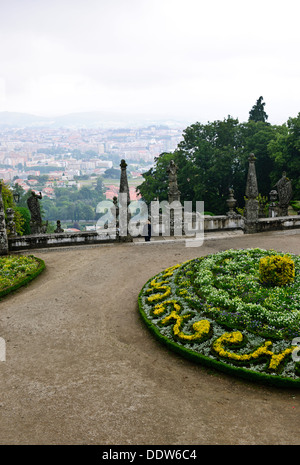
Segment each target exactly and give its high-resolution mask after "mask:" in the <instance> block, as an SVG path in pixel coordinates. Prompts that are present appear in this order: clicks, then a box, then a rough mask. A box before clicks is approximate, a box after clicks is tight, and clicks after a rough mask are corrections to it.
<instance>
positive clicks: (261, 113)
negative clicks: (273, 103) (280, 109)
mask: <svg viewBox="0 0 300 465" xmlns="http://www.w3.org/2000/svg"><path fill="white" fill-rule="evenodd" d="M264 106H265V103H264V102H263V97H259V99H258V100H257V101H256V104H255V105H253V107H252V108H251V110H250V111H249V121H256V122H257V121H263V122H264V123H265V122H266V121H267V119H268V115H267V113H266V112H265V110H264Z"/></svg>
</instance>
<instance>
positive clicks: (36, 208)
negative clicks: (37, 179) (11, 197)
mask: <svg viewBox="0 0 300 465" xmlns="http://www.w3.org/2000/svg"><path fill="white" fill-rule="evenodd" d="M41 198H42V194H41V192H40V193H39V194H36V193H35V192H34V191H32V192H31V197H29V198H28V199H27V205H28V208H29V211H30V215H31V220H30V228H31V234H40V233H41V228H42V216H41V209H40V204H39V199H41Z"/></svg>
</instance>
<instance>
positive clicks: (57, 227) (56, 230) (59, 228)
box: [54, 220, 64, 233]
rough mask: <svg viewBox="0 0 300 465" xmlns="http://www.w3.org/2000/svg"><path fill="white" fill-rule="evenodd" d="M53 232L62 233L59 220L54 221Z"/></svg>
mask: <svg viewBox="0 0 300 465" xmlns="http://www.w3.org/2000/svg"><path fill="white" fill-rule="evenodd" d="M54 232H55V233H63V232H64V230H63V229H62V227H61V224H60V220H57V221H56V229H54Z"/></svg>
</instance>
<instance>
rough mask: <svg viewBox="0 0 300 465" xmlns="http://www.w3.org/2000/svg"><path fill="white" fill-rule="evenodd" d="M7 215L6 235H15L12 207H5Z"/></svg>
mask: <svg viewBox="0 0 300 465" xmlns="http://www.w3.org/2000/svg"><path fill="white" fill-rule="evenodd" d="M6 216H7V235H8V236H16V235H17V233H16V223H15V221H14V216H15V212H14V210H13V209H12V208H7V210H6Z"/></svg>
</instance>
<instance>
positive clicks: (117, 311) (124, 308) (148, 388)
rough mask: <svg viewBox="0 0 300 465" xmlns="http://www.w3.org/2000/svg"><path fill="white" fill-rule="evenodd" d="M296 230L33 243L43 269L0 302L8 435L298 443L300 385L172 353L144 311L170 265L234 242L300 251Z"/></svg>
mask: <svg viewBox="0 0 300 465" xmlns="http://www.w3.org/2000/svg"><path fill="white" fill-rule="evenodd" d="M299 233H300V231H295V232H290V233H289V234H279V233H273V234H256V235H253V236H252V235H250V236H236V237H228V238H225V239H224V238H223V239H218V240H207V241H205V243H204V245H203V246H202V247H193V248H192V247H186V246H185V243H184V242H182V241H174V242H173V243H171V242H168V241H166V242H165V243H159V242H150V243H143V242H142V243H135V244H124V245H107V246H104V245H103V246H90V247H73V248H61V249H49V250H39V251H38V250H36V251H34V254H35V255H36V256H37V257H40V258H42V259H43V260H45V262H46V266H47V269H46V270H45V272H43V273H42V275H40V276H39V277H38V278H37V279H36V280H35V281H33V282H32V283H31V284H30V285H29V286H28V287H26V288H23V289H21V290H19V291H17V292H16V293H15V294H13V295H10V296H8V297H7V298H5V299H4V300H3V301H1V302H0V328H1V329H0V336H1V337H3V338H4V339H5V341H6V361H5V362H0V370H1V377H0V388H1V399H0V415H1V423H0V443H1V444H2V445H3V444H15V445H17V444H102V445H117V444H122V445H202V444H206V445H207V444H213V445H215V444H230V445H239V444H242V445H247V444H293V445H296V444H297V445H299V444H300V415H299V411H300V395H299V390H298V391H297V390H291V389H290V390H287V389H279V388H271V387H266V386H258V385H255V384H252V383H250V382H247V381H243V380H240V379H237V378H233V377H230V376H227V375H225V374H222V373H219V372H215V371H212V370H208V369H207V368H204V367H201V366H199V365H196V364H193V363H191V362H189V361H187V360H185V359H183V358H181V357H180V356H177V355H176V354H174V353H169V352H168V351H167V349H166V348H165V347H164V346H161V345H160V344H159V343H158V342H157V341H156V340H155V339H154V338H153V336H152V335H151V334H150V333H149V332H148V331H147V329H146V328H145V326H144V324H143V322H142V321H141V319H140V317H139V314H138V311H137V297H138V293H139V290H140V289H141V287H142V286H143V284H144V283H145V282H146V281H147V280H148V279H149V278H150V277H152V276H153V275H155V274H156V273H158V272H160V271H161V270H163V269H164V268H167V267H169V266H171V265H175V264H177V263H181V262H183V261H185V260H187V259H190V258H194V257H197V256H202V255H206V254H207V253H212V252H215V251H219V250H225V249H228V248H247V247H262V248H274V249H277V250H283V251H290V252H294V253H298V254H299V253H300V235H299Z"/></svg>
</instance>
